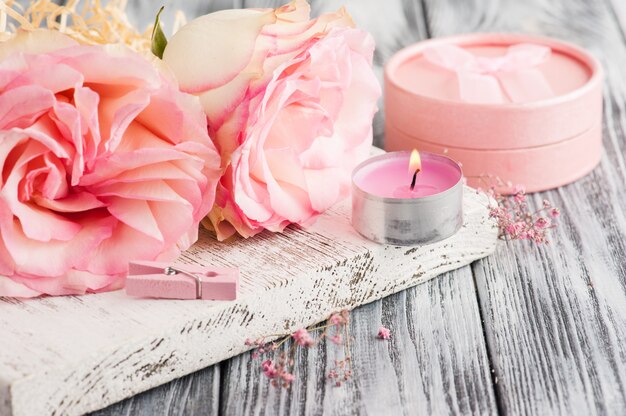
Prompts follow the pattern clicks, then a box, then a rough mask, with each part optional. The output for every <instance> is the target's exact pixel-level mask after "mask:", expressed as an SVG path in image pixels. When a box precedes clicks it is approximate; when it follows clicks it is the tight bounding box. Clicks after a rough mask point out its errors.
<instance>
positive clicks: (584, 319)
mask: <svg viewBox="0 0 626 416" xmlns="http://www.w3.org/2000/svg"><path fill="white" fill-rule="evenodd" d="M157 3H158V5H160V4H161V2H154V0H129V8H130V9H131V12H132V16H133V19H135V20H138V21H140V22H141V23H142V24H147V23H148V22H149V21H150V20H151V19H152V16H153V14H154V11H155V9H156V8H157ZM244 3H245V4H244ZM342 3H344V4H346V6H347V7H348V9H349V11H350V12H351V13H352V14H353V16H354V18H355V20H356V22H357V23H358V24H359V25H360V26H361V27H363V28H365V29H367V30H369V31H371V32H372V34H373V35H374V36H375V38H376V39H377V42H378V50H377V53H376V66H377V71H378V73H379V75H382V65H383V63H384V62H385V61H386V60H387V59H389V57H390V56H391V55H392V54H393V53H394V52H395V51H397V50H398V49H400V48H402V47H403V46H405V45H408V44H411V43H413V42H416V41H418V40H420V39H424V38H427V37H434V36H443V35H449V34H454V33H462V32H476V31H517V32H527V33H533V34H544V35H549V36H554V37H557V38H561V39H565V40H568V41H571V42H575V43H578V44H579V45H581V46H583V47H585V48H588V49H589V50H590V51H591V52H592V53H594V54H595V55H596V56H598V57H599V58H600V59H601V60H602V62H603V64H604V66H605V69H606V75H607V79H606V87H605V116H604V147H605V151H604V154H603V157H602V163H601V165H600V166H599V167H598V168H597V169H596V170H595V171H594V172H592V173H591V174H590V175H589V176H587V177H585V178H584V179H581V180H580V181H578V182H577V183H575V184H572V185H569V186H566V187H563V188H560V189H557V190H554V191H550V192H544V193H541V194H536V195H533V196H532V198H531V199H532V200H533V201H534V203H536V204H539V203H541V201H542V200H543V199H544V198H546V199H549V200H551V201H553V202H554V203H555V204H557V205H558V206H560V207H561V208H562V211H563V215H562V219H561V225H560V226H559V228H558V229H557V230H555V232H554V233H553V235H552V244H551V245H547V246H541V247H537V246H534V245H531V244H528V243H523V242H509V243H504V242H503V243H502V244H501V245H500V247H499V249H498V250H497V252H496V254H495V255H493V256H491V257H490V258H487V259H485V260H483V261H479V262H476V263H474V264H472V265H471V266H469V267H465V268H463V269H460V270H458V271H456V272H453V273H449V274H446V275H443V276H441V277H440V278H437V279H435V280H432V281H430V282H428V283H425V284H423V285H421V286H418V287H416V288H413V289H410V290H407V291H405V292H402V293H399V294H397V295H394V296H391V297H389V298H386V299H383V300H381V301H378V302H375V303H373V304H370V305H367V306H364V307H361V308H359V309H357V310H356V311H354V313H353V314H352V323H351V332H352V334H353V336H354V341H353V343H352V346H353V350H352V355H353V362H354V367H355V373H356V375H355V378H354V380H353V381H352V382H351V383H348V384H346V385H344V386H342V387H340V388H336V387H333V386H332V385H331V383H329V382H327V380H326V374H327V372H328V371H329V370H330V368H331V367H332V365H333V361H334V359H335V357H336V354H337V351H338V349H337V348H336V347H335V346H329V347H328V348H326V347H321V348H318V349H315V350H307V351H303V352H302V353H301V354H300V355H299V356H298V357H297V369H296V376H297V378H298V380H297V381H296V382H295V383H294V385H293V387H292V388H291V389H289V390H278V389H275V388H272V387H270V386H269V384H268V383H267V381H266V379H265V378H264V377H263V375H262V374H261V372H260V369H259V361H258V359H257V360H254V359H252V358H251V355H250V354H244V355H242V356H239V357H235V358H233V359H231V360H229V361H226V362H223V363H221V364H219V365H215V366H213V367H210V368H208V369H206V370H203V371H200V372H198V373H196V374H192V375H189V376H187V377H185V378H182V379H179V380H176V381H174V382H172V383H170V384H168V385H165V386H162V387H159V388H156V389H154V390H152V391H149V392H146V393H144V394H141V395H138V396H136V397H134V398H131V399H129V400H126V401H124V402H122V403H119V404H116V405H113V406H111V407H109V408H108V409H106V410H103V411H101V412H98V413H97V414H98V415H100V416H105V415H120V414H128V415H183V414H184V415H205V414H225V415H233V414H268V415H274V414H322V413H323V414H329V415H343V414H374V415H376V414H399V413H404V414H469V413H472V414H474V413H475V414H497V413H502V414H581V415H595V414H612V415H624V414H626V278H625V277H626V242H625V241H626V238H625V237H626V209H625V206H626V161H625V152H626V142H625V141H626V102H625V99H626V2H625V1H624V0H596V1H592V0H524V1H520V0H501V1H498V0H422V1H418V0H385V1H381V0H343V1H337V0H316V1H315V0H314V1H313V9H314V13H319V12H322V11H325V10H331V9H336V8H337V7H339V6H340V4H342ZM276 4H278V2H275V1H252V0H249V1H241V0H240V1H236V0H235V1H233V0H212V1H209V0H178V1H171V0H170V1H167V2H166V5H167V6H168V9H169V10H170V11H171V10H172V9H176V8H181V9H183V10H185V11H186V12H187V14H188V15H189V16H190V17H191V16H194V15H199V14H204V13H207V12H209V11H212V10H215V9H219V8H230V7H233V6H234V7H242V6H248V7H260V6H270V5H271V6H275V5H276ZM170 19H171V16H169V17H166V19H165V21H166V22H168V21H171V20H170ZM382 117H383V114H382V112H381V114H379V116H378V117H377V119H376V140H377V143H378V144H381V143H383V141H384V135H383V131H382V123H381V121H382V119H383V118H382ZM381 324H382V325H385V326H387V327H389V328H390V329H391V330H392V332H393V338H392V339H391V341H388V342H382V341H379V340H377V339H376V338H375V337H374V335H375V331H376V330H377V328H378V327H379V326H380V325H381Z"/></svg>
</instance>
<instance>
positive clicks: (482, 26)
mask: <svg viewBox="0 0 626 416" xmlns="http://www.w3.org/2000/svg"><path fill="white" fill-rule="evenodd" d="M613 3H614V5H615V6H616V9H615V10H617V12H618V13H617V16H621V19H622V21H623V20H624V2H623V1H622V0H615V1H614V2H613ZM618 5H619V6H618ZM426 9H427V12H428V17H429V19H428V22H429V29H430V31H431V34H432V35H433V36H441V35H447V34H453V33H458V32H469V31H521V32H526V33H536V34H544V35H549V36H555V37H558V38H562V39H565V40H567V41H570V42H574V43H577V44H579V45H581V46H583V47H586V48H588V49H589V50H591V52H592V53H594V54H596V55H597V56H598V57H599V58H600V59H601V60H602V62H603V64H604V67H605V70H606V75H607V80H606V88H605V126H604V127H605V130H604V133H605V134H604V146H605V154H604V156H603V159H602V163H601V165H600V167H599V168H598V169H596V170H595V171H594V172H593V173H592V174H591V175H590V176H588V177H586V178H584V179H582V180H580V181H578V182H577V183H575V184H572V185H569V186H566V187H563V188H560V189H558V190H555V191H550V192H544V193H541V194H536V195H534V196H533V205H534V206H540V205H541V201H542V200H543V199H544V198H545V199H549V200H551V201H553V202H554V203H556V204H557V205H558V206H560V207H561V208H562V209H563V216H562V219H561V226H560V227H559V228H558V229H557V230H556V231H555V232H554V233H553V238H552V240H553V244H552V245H550V246H542V247H533V246H531V245H529V244H523V243H520V242H511V243H507V244H503V245H502V246H500V247H499V249H498V250H497V252H496V255H494V256H492V257H490V258H489V259H486V260H483V261H479V262H477V263H476V264H475V265H474V266H473V271H474V273H475V279H476V283H477V288H478V294H479V299H480V304H481V309H482V310H483V311H484V313H483V316H484V318H485V331H486V335H487V345H488V350H489V356H490V358H491V362H492V364H493V366H494V370H495V373H494V375H495V377H496V378H495V379H494V380H495V382H496V387H495V388H496V397H497V398H498V404H499V408H500V409H501V410H502V411H503V412H505V413H511V414H568V415H572V414H581V415H591V414H613V415H623V414H625V413H626V344H625V343H624V342H623V341H624V339H626V268H625V265H626V254H625V253H626V244H625V241H626V212H625V210H624V201H626V187H625V186H624V184H625V183H626V170H625V169H624V167H625V166H626V165H625V161H624V152H625V149H626V148H625V145H624V127H625V126H626V118H625V116H624V97H626V88H625V86H626V83H625V82H624V71H623V68H624V67H626V48H625V47H624V46H625V44H624V37H623V33H620V30H619V28H618V27H617V25H616V22H617V20H616V18H615V17H616V14H615V10H612V9H611V7H610V2H605V1H587V0H550V1H541V0H529V1H524V2H520V1H517V0H506V1H499V2H494V1H479V0H472V1H463V2H460V1H453V0H449V1H441V0H432V1H426ZM557 163H558V162H557Z"/></svg>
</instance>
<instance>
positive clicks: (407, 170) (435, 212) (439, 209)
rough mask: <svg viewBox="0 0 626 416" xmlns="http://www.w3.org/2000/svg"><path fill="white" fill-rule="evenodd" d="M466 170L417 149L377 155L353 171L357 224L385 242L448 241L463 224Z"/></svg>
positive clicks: (369, 235) (367, 234)
mask: <svg viewBox="0 0 626 416" xmlns="http://www.w3.org/2000/svg"><path fill="white" fill-rule="evenodd" d="M462 178H463V173H462V171H461V167H460V166H459V165H458V164H457V163H456V162H455V161H453V160H452V159H450V158H448V157H445V156H442V155H436V154H433V153H427V152H421V153H418V152H417V151H415V150H414V151H413V153H410V152H392V153H386V154H384V155H380V156H375V157H373V158H371V159H369V160H366V161H365V162H363V163H361V164H360V165H359V166H357V167H356V168H355V170H354V172H353V174H352V225H353V227H354V228H355V229H356V230H357V231H358V232H359V233H360V234H361V235H363V236H364V237H366V238H368V239H370V240H372V241H375V242H378V243H382V244H392V245H402V246H406V245H416V244H427V243H433V242H436V241H439V240H443V239H445V238H448V237H450V236H452V235H453V234H454V233H456V232H457V231H458V230H459V228H461V226H462V225H463V213H462V208H463V181H462Z"/></svg>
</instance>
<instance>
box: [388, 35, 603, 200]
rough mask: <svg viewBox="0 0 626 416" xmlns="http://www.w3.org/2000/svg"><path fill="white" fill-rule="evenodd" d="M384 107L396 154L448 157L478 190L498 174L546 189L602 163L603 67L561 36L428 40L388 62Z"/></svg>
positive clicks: (532, 187) (530, 188)
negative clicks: (412, 151) (413, 152)
mask: <svg viewBox="0 0 626 416" xmlns="http://www.w3.org/2000/svg"><path fill="white" fill-rule="evenodd" d="M385 109H386V116H385V124H386V126H385V148H386V149H387V150H408V149H413V148H417V149H418V150H426V151H430V152H435V153H447V154H448V155H449V156H450V157H452V158H453V159H456V160H457V161H459V162H461V163H462V164H463V171H464V173H465V175H466V176H467V177H468V182H469V184H470V185H473V186H484V183H482V182H481V181H480V179H479V177H481V176H484V175H492V176H497V177H499V178H500V179H502V180H503V181H505V182H507V181H510V182H511V183H513V184H516V185H523V186H524V187H525V188H526V190H527V191H528V192H534V191H541V190H546V189H551V188H554V187H558V186H561V185H565V184H568V183H570V182H573V181H575V180H576V179H579V178H580V177H582V176H584V175H585V174H587V173H588V172H590V171H591V170H592V169H593V168H594V167H595V166H596V165H597V164H598V162H599V161H600V156H601V150H602V69H601V67H600V64H599V62H598V61H597V60H596V59H595V58H594V57H592V56H591V55H590V54H589V53H587V52H586V51H584V50H582V49H580V48H578V47H576V46H573V45H570V44H568V43H564V42H561V41H558V40H554V39H549V38H542V37H534V36H528V35H518V34H468V35H461V36H454V37H448V38H440V39H431V40H427V41H424V42H419V43H417V44H415V45H412V46H410V47H408V48H405V49H403V50H401V51H400V52H398V53H397V54H396V55H395V56H394V57H392V58H391V60H390V61H389V62H388V64H387V66H386V68H385ZM500 190H501V191H506V190H507V189H504V188H501V189H500Z"/></svg>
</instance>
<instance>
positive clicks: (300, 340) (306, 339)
mask: <svg viewBox="0 0 626 416" xmlns="http://www.w3.org/2000/svg"><path fill="white" fill-rule="evenodd" d="M291 337H292V338H293V339H294V340H295V341H296V344H298V345H300V346H303V347H310V346H311V345H313V344H314V343H315V341H314V340H313V338H311V334H309V333H308V331H307V330H306V329H304V328H302V329H298V330H297V331H296V332H294V333H293V334H292V335H291Z"/></svg>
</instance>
